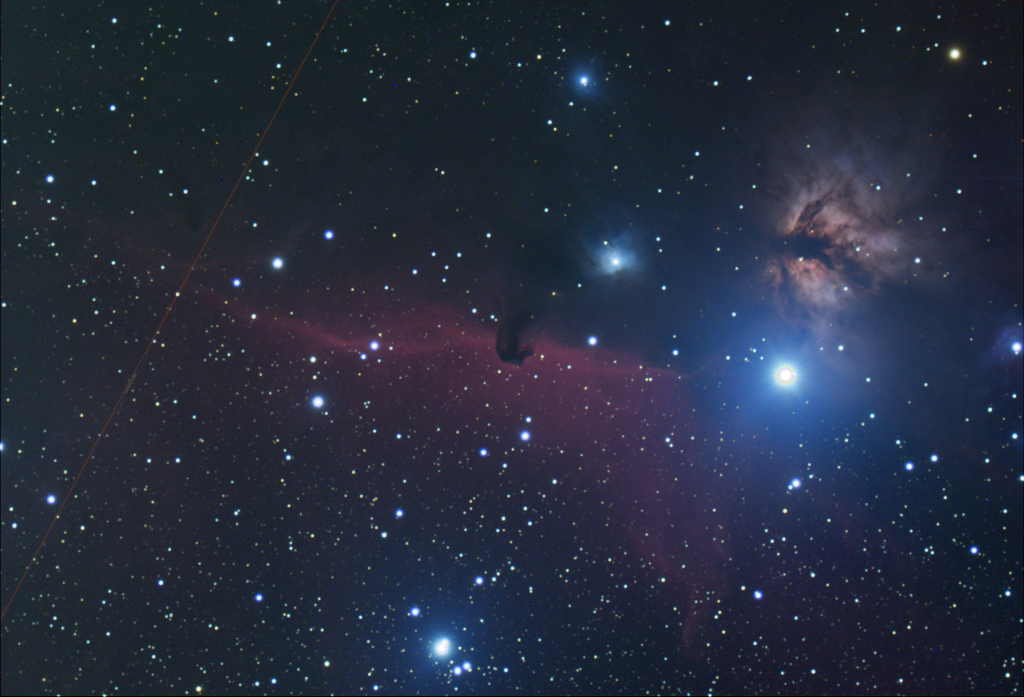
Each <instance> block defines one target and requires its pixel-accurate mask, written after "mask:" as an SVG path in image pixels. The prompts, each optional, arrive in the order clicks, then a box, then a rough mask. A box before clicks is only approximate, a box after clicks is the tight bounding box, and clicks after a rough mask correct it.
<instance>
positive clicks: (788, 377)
mask: <svg viewBox="0 0 1024 697" xmlns="http://www.w3.org/2000/svg"><path fill="white" fill-rule="evenodd" d="M775 379H776V380H778V381H779V384H780V385H792V384H793V382H794V381H795V380H796V371H795V370H794V369H793V368H792V367H790V366H788V365H784V366H782V367H781V368H779V369H778V370H777V371H776V372H775Z"/></svg>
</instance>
